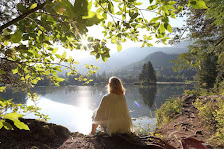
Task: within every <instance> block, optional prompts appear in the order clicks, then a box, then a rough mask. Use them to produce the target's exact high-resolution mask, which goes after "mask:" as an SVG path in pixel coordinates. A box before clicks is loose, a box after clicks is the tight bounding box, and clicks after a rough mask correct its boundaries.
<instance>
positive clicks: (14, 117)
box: [5, 112, 30, 130]
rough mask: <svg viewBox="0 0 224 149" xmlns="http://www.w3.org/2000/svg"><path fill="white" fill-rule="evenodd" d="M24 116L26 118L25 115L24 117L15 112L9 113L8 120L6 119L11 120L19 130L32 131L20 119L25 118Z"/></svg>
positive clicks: (6, 116)
mask: <svg viewBox="0 0 224 149" xmlns="http://www.w3.org/2000/svg"><path fill="white" fill-rule="evenodd" d="M23 116H24V115H22V114H18V113H16V112H14V113H8V114H6V115H5V118H6V119H9V120H11V121H13V122H14V125H15V126H16V127H17V128H19V129H25V130H30V129H29V127H28V126H27V125H26V124H25V123H23V122H21V121H20V120H19V119H18V118H20V117H23Z"/></svg>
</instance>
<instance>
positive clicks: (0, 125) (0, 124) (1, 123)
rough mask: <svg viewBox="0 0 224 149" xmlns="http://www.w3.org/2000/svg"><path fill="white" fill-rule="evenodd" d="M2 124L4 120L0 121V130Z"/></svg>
mask: <svg viewBox="0 0 224 149" xmlns="http://www.w3.org/2000/svg"><path fill="white" fill-rule="evenodd" d="M3 122H5V120H0V129H1V128H2V127H3Z"/></svg>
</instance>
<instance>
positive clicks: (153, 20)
mask: <svg viewBox="0 0 224 149" xmlns="http://www.w3.org/2000/svg"><path fill="white" fill-rule="evenodd" d="M160 18H161V17H160V16H159V17H155V18H152V20H151V21H150V23H155V22H156V21H158V20H159V19H160Z"/></svg>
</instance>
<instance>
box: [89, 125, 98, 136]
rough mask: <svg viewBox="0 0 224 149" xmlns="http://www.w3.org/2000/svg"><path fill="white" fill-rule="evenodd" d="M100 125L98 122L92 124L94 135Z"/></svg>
mask: <svg viewBox="0 0 224 149" xmlns="http://www.w3.org/2000/svg"><path fill="white" fill-rule="evenodd" d="M97 127H98V124H92V131H91V134H92V135H94V134H95V133H96V128H97Z"/></svg>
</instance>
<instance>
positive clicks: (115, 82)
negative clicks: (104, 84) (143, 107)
mask: <svg viewBox="0 0 224 149" xmlns="http://www.w3.org/2000/svg"><path fill="white" fill-rule="evenodd" d="M108 93H115V94H118V95H124V94H125V89H124V87H123V85H122V83H121V80H120V79H119V78H117V77H111V78H110V79H109V82H108Z"/></svg>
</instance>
